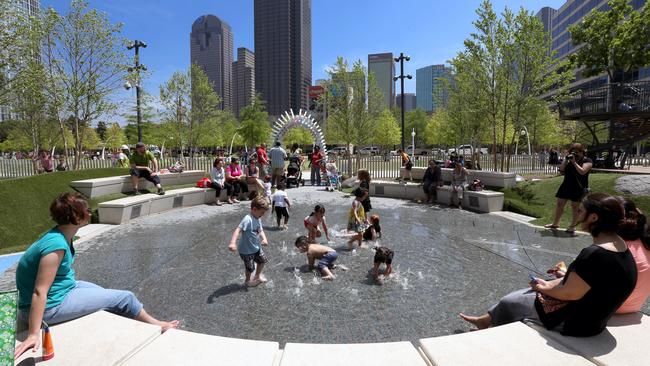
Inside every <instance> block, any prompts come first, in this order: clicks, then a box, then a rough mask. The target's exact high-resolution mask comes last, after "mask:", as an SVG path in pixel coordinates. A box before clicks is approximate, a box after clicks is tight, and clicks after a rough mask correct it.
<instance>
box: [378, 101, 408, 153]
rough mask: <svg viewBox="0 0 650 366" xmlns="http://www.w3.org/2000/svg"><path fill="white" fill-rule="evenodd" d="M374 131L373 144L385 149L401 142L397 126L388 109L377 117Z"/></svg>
mask: <svg viewBox="0 0 650 366" xmlns="http://www.w3.org/2000/svg"><path fill="white" fill-rule="evenodd" d="M375 131H376V132H375V136H374V143H376V144H377V145H379V146H382V147H383V148H385V149H387V148H389V147H390V146H393V145H397V144H399V143H400V141H401V140H400V134H401V131H400V127H399V124H397V120H396V119H395V117H394V116H393V113H391V111H390V110H389V109H384V111H383V112H381V114H380V115H379V118H378V119H377V126H376V128H375Z"/></svg>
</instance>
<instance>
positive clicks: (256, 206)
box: [228, 196, 269, 286]
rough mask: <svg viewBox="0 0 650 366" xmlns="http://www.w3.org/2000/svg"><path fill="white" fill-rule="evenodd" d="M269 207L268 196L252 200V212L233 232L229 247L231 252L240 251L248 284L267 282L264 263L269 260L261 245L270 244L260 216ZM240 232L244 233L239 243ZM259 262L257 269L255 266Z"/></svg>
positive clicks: (255, 284) (246, 283) (254, 284)
mask: <svg viewBox="0 0 650 366" xmlns="http://www.w3.org/2000/svg"><path fill="white" fill-rule="evenodd" d="M268 209H269V203H268V202H267V201H266V198H264V197H260V196H257V197H255V198H254V199H253V201H252V202H251V212H250V214H248V215H246V216H244V218H243V219H242V220H241V222H240V223H239V226H238V227H237V228H236V229H235V231H234V232H233V233H232V238H231V239H230V245H228V249H229V250H230V251H231V252H234V251H238V252H239V256H240V257H241V259H242V260H243V261H244V268H245V271H244V274H245V276H246V282H245V283H244V284H245V285H246V286H257V285H259V284H260V283H264V282H266V277H264V275H262V269H263V268H264V264H265V263H267V262H268V261H269V260H268V258H266V255H265V254H264V251H263V250H262V248H261V247H260V244H261V245H263V246H267V245H269V243H268V241H267V240H266V234H264V229H263V228H262V221H261V220H260V218H261V217H262V216H264V214H265V213H266V211H268ZM239 233H242V236H241V238H239V243H237V238H238V237H239ZM255 263H257V269H256V268H255ZM253 272H255V276H254V277H253V279H251V274H252V273H253Z"/></svg>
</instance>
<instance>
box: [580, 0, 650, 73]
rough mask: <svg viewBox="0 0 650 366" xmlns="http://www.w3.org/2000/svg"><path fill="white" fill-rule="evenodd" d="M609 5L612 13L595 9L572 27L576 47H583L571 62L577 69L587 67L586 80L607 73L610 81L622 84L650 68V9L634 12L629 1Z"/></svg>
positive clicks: (649, 7) (612, 0)
mask: <svg viewBox="0 0 650 366" xmlns="http://www.w3.org/2000/svg"><path fill="white" fill-rule="evenodd" d="M608 5H609V7H610V8H611V10H609V11H599V10H598V9H593V10H592V11H591V12H590V13H589V14H588V15H587V16H585V17H584V19H583V20H582V22H580V23H576V24H574V25H572V26H570V27H569V32H570V33H571V40H572V41H573V44H575V45H580V46H581V47H580V48H579V49H578V51H577V52H575V53H574V54H572V55H571V56H570V59H571V61H572V63H573V64H574V66H575V67H584V69H583V71H582V73H583V75H584V76H585V77H590V76H595V75H599V74H601V73H603V72H605V73H607V76H608V78H609V82H618V81H621V80H620V79H621V77H623V76H624V75H625V74H626V73H628V72H630V71H632V70H635V69H637V68H640V67H643V66H647V65H650V48H648V39H650V6H648V5H647V4H646V5H645V6H643V8H642V9H641V11H634V9H633V8H632V6H630V5H629V4H628V1H627V0H609V1H608ZM623 81H624V80H623Z"/></svg>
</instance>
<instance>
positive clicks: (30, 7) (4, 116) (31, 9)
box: [0, 0, 41, 122]
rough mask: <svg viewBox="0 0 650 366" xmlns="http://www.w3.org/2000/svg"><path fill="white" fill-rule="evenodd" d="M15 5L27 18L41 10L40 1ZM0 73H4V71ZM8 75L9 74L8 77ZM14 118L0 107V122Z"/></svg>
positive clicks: (18, 1)
mask: <svg viewBox="0 0 650 366" xmlns="http://www.w3.org/2000/svg"><path fill="white" fill-rule="evenodd" d="M15 4H16V5H17V6H19V9H20V10H21V11H22V12H24V14H25V15H27V16H32V15H36V14H37V13H38V11H39V9H40V8H41V1H40V0H16V2H15ZM0 72H6V70H2V71H0ZM10 75H11V74H9V75H8V76H10ZM16 118H17V115H16V114H15V113H13V112H12V111H11V109H10V108H9V106H6V105H4V106H3V105H0V122H2V121H7V120H10V119H16Z"/></svg>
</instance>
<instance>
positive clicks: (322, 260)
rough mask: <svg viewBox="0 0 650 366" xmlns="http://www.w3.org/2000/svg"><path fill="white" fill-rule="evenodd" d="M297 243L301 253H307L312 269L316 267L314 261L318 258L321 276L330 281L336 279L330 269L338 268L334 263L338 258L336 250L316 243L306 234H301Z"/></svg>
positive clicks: (310, 268)
mask: <svg viewBox="0 0 650 366" xmlns="http://www.w3.org/2000/svg"><path fill="white" fill-rule="evenodd" d="M295 244H296V248H298V250H300V252H301V253H306V254H307V263H308V264H309V270H310V271H312V270H313V269H314V262H315V261H316V259H318V266H317V268H318V271H320V273H321V276H323V277H322V278H323V279H324V280H330V281H331V280H333V279H334V275H333V274H332V271H330V269H334V268H336V265H335V264H334V261H335V260H336V258H338V255H337V254H336V250H334V249H332V248H330V247H328V246H325V245H321V244H316V243H314V242H313V241H310V240H309V238H308V237H306V236H304V235H301V236H299V237H298V239H296V243H295Z"/></svg>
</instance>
